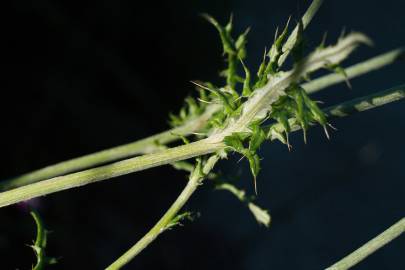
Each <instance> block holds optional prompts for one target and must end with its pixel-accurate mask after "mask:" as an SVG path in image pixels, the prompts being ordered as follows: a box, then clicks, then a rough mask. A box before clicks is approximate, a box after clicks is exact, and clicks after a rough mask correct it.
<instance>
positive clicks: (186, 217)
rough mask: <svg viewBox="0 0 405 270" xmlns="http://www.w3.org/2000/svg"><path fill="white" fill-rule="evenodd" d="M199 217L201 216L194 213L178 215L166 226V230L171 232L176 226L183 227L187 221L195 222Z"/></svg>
mask: <svg viewBox="0 0 405 270" xmlns="http://www.w3.org/2000/svg"><path fill="white" fill-rule="evenodd" d="M197 217H199V214H198V213H197V214H195V213H192V212H184V213H181V214H178V215H176V216H175V217H174V218H173V219H172V220H171V221H170V223H169V224H167V225H166V227H165V229H166V230H171V229H173V228H174V227H176V226H183V223H184V222H185V221H194V220H195V219H196V218H197Z"/></svg>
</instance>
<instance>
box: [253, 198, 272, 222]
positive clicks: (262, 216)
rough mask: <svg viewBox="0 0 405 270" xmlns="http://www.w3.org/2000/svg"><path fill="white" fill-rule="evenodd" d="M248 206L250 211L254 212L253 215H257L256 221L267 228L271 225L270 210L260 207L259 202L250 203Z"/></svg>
mask: <svg viewBox="0 0 405 270" xmlns="http://www.w3.org/2000/svg"><path fill="white" fill-rule="evenodd" d="M248 207H249V210H250V212H251V213H252V214H253V216H254V217H255V219H256V221H257V222H258V223H259V224H262V225H264V226H266V227H267V228H268V227H270V223H271V216H270V214H269V211H268V210H266V209H263V208H261V207H259V206H258V205H257V204H254V203H253V202H250V203H248Z"/></svg>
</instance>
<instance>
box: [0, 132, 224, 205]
mask: <svg viewBox="0 0 405 270" xmlns="http://www.w3.org/2000/svg"><path fill="white" fill-rule="evenodd" d="M223 147H224V145H223V144H222V143H214V142H212V141H210V140H208V139H204V140H201V141H198V142H194V143H190V144H187V145H182V146H178V147H174V148H169V149H167V150H164V151H160V152H158V153H153V154H147V155H143V156H139V157H135V158H131V159H127V160H124V161H120V162H116V163H113V164H109V165H105V166H101V167H98V168H94V169H89V170H85V171H81V172H77V173H73V174H68V175H65V176H59V177H55V178H51V179H48V180H44V181H41V182H38V183H34V184H30V185H26V186H22V187H19V188H15V189H12V190H9V191H5V192H2V193H0V207H3V206H7V205H10V204H14V203H18V202H21V201H26V200H29V199H32V198H35V197H39V196H43V195H47V194H51V193H55V192H58V191H62V190H65V189H70V188H74V187H79V186H83V185H87V184H90V183H95V182H98V181H102V180H105V179H109V178H113V177H117V176H120V175H125V174H129V173H133V172H137V171H141V170H146V169H149V168H152V167H157V166H161V165H165V164H170V163H173V162H176V161H179V160H184V159H188V158H192V157H195V156H201V155H205V154H209V153H213V152H215V151H217V150H219V149H221V148H223Z"/></svg>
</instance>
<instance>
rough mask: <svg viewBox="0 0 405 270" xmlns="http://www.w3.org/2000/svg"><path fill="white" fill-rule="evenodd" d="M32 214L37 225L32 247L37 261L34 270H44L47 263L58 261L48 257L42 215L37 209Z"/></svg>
mask: <svg viewBox="0 0 405 270" xmlns="http://www.w3.org/2000/svg"><path fill="white" fill-rule="evenodd" d="M30 214H31V216H32V217H33V218H34V221H35V224H36V227H37V236H36V238H35V242H34V244H33V245H31V246H30V247H31V248H32V249H33V250H34V252H35V255H36V258H37V262H36V264H35V266H34V267H33V268H32V269H33V270H43V269H45V266H46V265H49V264H55V263H57V261H56V259H55V258H51V257H46V255H45V248H46V244H47V234H48V232H47V231H46V229H45V227H44V225H43V222H42V220H41V217H40V216H39V214H38V213H37V212H35V211H31V213H30Z"/></svg>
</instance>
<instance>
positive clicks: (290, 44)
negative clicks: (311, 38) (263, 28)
mask: <svg viewBox="0 0 405 270" xmlns="http://www.w3.org/2000/svg"><path fill="white" fill-rule="evenodd" d="M322 3H323V0H314V1H312V3H311V5H310V6H309V7H308V9H307V11H306V12H305V14H304V16H303V17H302V20H301V22H302V26H303V28H304V29H306V28H307V26H308V25H309V23H310V22H311V21H312V19H313V18H314V16H315V14H316V13H317V12H318V10H319V8H320V7H321V5H322ZM297 35H298V25H297V26H296V27H295V29H294V30H293V32H292V33H291V35H290V36H289V37H288V39H287V41H286V43H285V44H284V45H283V54H282V55H281V57H280V59H279V60H278V65H279V66H280V67H281V66H282V65H283V64H284V62H285V60H286V59H287V57H288V55H289V54H290V52H291V50H292V48H294V45H295V43H296V41H297Z"/></svg>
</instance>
